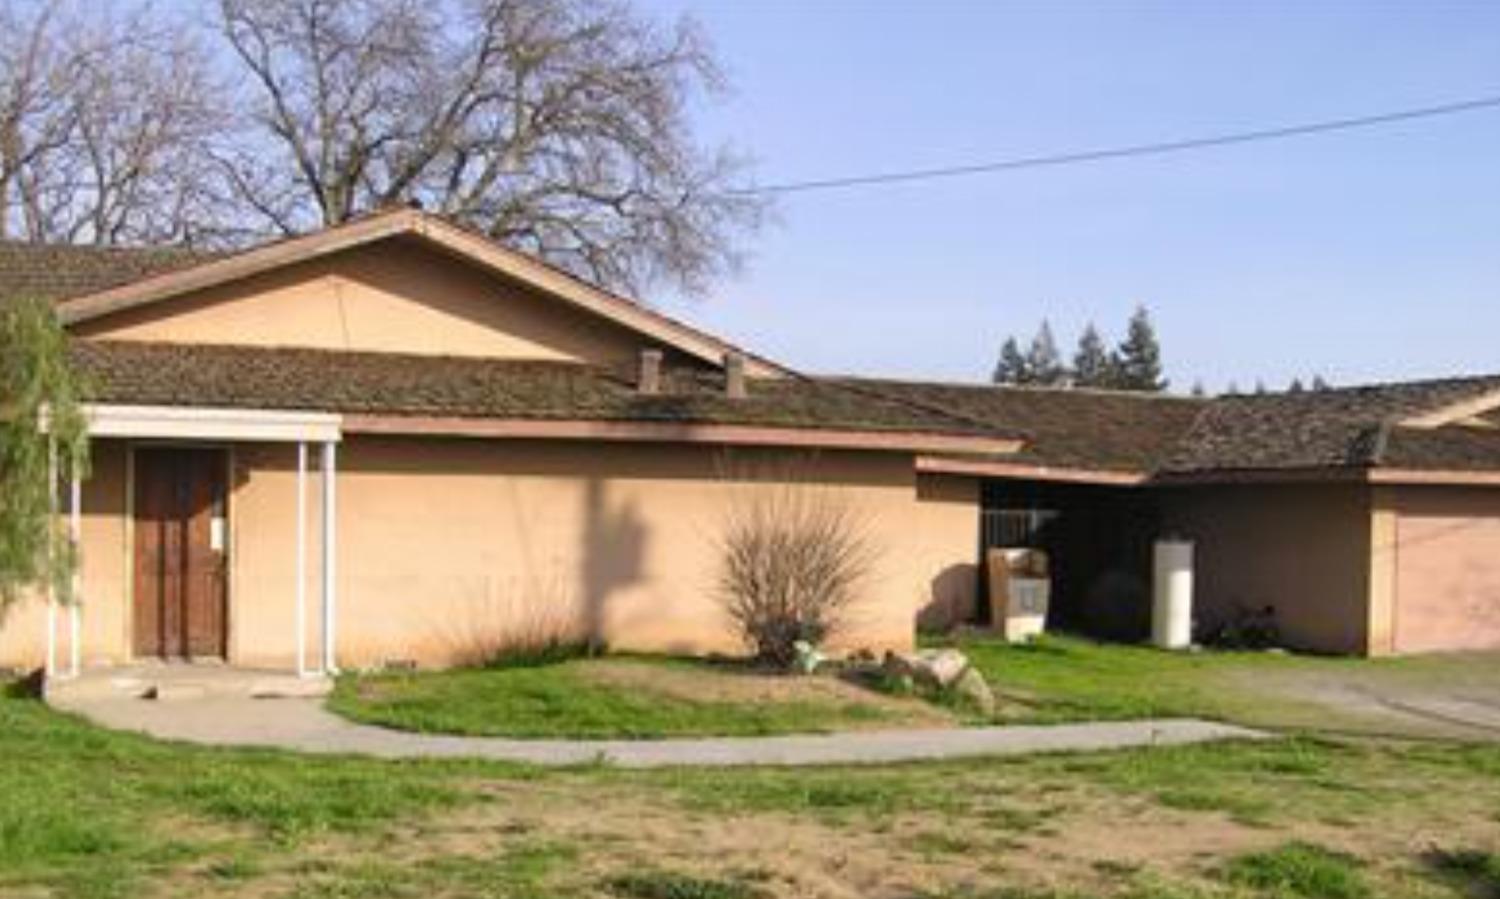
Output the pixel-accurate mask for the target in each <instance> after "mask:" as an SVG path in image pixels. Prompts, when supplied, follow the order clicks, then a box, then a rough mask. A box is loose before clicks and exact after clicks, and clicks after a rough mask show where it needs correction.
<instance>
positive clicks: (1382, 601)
mask: <svg viewBox="0 0 1500 899" xmlns="http://www.w3.org/2000/svg"><path fill="white" fill-rule="evenodd" d="M1396 515H1397V513H1396V504H1395V495H1394V491H1393V490H1392V488H1390V487H1371V488H1370V571H1369V579H1368V581H1367V582H1366V583H1367V590H1368V592H1367V597H1366V600H1365V614H1366V615H1367V616H1368V618H1367V621H1366V623H1365V654H1366V655H1371V656H1383V655H1390V654H1391V653H1392V652H1394V651H1395V648H1396V633H1395V626H1396V625H1395V623H1396V553H1397V551H1398V547H1397V545H1396V544H1397V537H1396Z"/></svg>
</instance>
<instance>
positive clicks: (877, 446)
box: [343, 415, 1021, 454]
mask: <svg viewBox="0 0 1500 899" xmlns="http://www.w3.org/2000/svg"><path fill="white" fill-rule="evenodd" d="M343 431H344V433H345V434H400V435H410V436H434V437H487V438H509V439H551V440H613V441H635V442H657V443H709V444H722V445H742V446H788V447H806V448H809V449H855V450H879V451H885V452H893V451H900V452H912V453H944V452H977V453H1002V454H1003V453H1014V452H1016V451H1018V450H1019V449H1020V448H1021V441H1019V440H1008V439H1002V438H995V437H966V436H962V435H955V434H930V433H924V432H920V431H857V430H840V429H833V428H778V427H764V426H760V425H729V424H696V423H686V422H639V421H587V420H574V419H567V420H542V419H492V418H458V417H433V416H406V415H345V416H344V421H343Z"/></svg>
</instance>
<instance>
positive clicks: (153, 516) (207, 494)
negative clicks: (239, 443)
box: [134, 446, 228, 659]
mask: <svg viewBox="0 0 1500 899" xmlns="http://www.w3.org/2000/svg"><path fill="white" fill-rule="evenodd" d="M226 478H227V454H226V451H225V450H223V449H206V448H199V447H175V446H174V447H167V446H163V447H138V448H137V449H136V450H135V497H134V501H135V523H134V531H135V576H134V606H135V609H134V650H135V656H136V657H137V658H151V657H155V658H163V659H203V658H220V659H222V658H224V657H225V650H226V647H227V643H228V614H227V608H226V599H227V593H228V591H227V585H226V573H227V568H228V566H227V564H226V559H227V553H226V549H227V540H228V533H227V529H228V518H227V506H228V494H227V489H226Z"/></svg>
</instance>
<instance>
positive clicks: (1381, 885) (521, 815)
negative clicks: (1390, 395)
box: [0, 698, 1500, 899]
mask: <svg viewBox="0 0 1500 899" xmlns="http://www.w3.org/2000/svg"><path fill="white" fill-rule="evenodd" d="M0 754H3V757H4V759H5V764H4V765H3V766H0V895H4V896H7V897H11V896H17V897H27V896H38V897H40V896H53V897H84V899H115V897H134V896H168V897H175V896H183V897H188V896H208V895H213V896H221V895H222V896H242V897H258V899H264V897H288V899H314V897H324V899H334V897H338V899H375V897H411V899H425V897H448V899H467V897H475V899H479V897H487V899H497V897H499V899H540V897H553V896H557V897H580V899H581V897H606V899H607V897H626V899H629V897H647V899H650V897H657V896H666V897H682V896H687V897H694V896H699V897H762V899H793V897H795V899H804V897H820V896H829V897H832V896H847V895H861V896H871V897H876V899H880V897H889V899H915V897H927V899H939V897H941V899H1083V897H1117V899H1210V897H1215V899H1286V897H1299V896H1307V897H1318V896H1352V897H1359V896H1370V897H1377V896H1378V897H1393V899H1463V897H1466V896H1483V895H1493V894H1494V893H1493V890H1494V888H1495V887H1496V886H1497V885H1500V854H1497V850H1500V747H1496V746H1460V745H1445V744H1417V745H1403V744H1394V743H1385V742H1371V741H1355V742H1328V741H1323V740H1312V739H1305V738H1290V739H1285V740H1279V741H1273V742H1263V743H1238V744H1236V743H1231V744H1218V745H1207V746H1194V747H1174V748H1162V749H1156V750H1140V751H1129V752H1112V753H1094V754H1086V755H1054V756H1041V757H1032V758H1011V759H974V760H965V761H961V762H950V763H942V764H910V765H888V766H874V767H842V768H815V769H774V768H771V769H751V770H731V769H721V770H666V771H645V772H630V771H619V770H614V769H611V768H608V767H600V766H585V767H581V768H574V769H564V770H546V771H543V770H539V769H533V768H527V767H523V766H514V765H503V764H493V763H480V762H473V763H468V762H443V761H422V762H388V761H376V760H365V759H356V758H339V757H308V756H298V755H294V754H290V753H280V752H269V751H248V750H216V749H208V748H201V747H192V746H183V745H174V744H166V743H158V742H153V741H151V740H148V739H145V738H142V737H138V736H134V735H127V734H116V733H107V732H104V731H100V730H98V729H95V728H92V727H90V726H88V725H86V724H83V723H81V722H79V721H77V720H75V719H72V718H70V717H67V716H63V715H59V714H57V713H55V712H52V711H50V710H49V709H47V708H46V707H45V706H43V705H41V704H40V703H38V702H36V701H34V700H26V699H19V698H0ZM1485 890H1490V891H1491V892H1488V893H1486V892H1484V891H1485Z"/></svg>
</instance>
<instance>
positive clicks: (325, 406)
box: [72, 340, 1018, 438]
mask: <svg viewBox="0 0 1500 899" xmlns="http://www.w3.org/2000/svg"><path fill="white" fill-rule="evenodd" d="M72 355H73V361H74V364H75V366H76V367H77V369H78V370H79V372H80V373H81V378H82V381H83V383H84V385H85V386H84V389H85V393H86V395H87V397H88V398H89V399H90V400H92V401H95V402H104V403H122V404H139V405H165V406H178V405H183V406H187V405H196V406H220V407H240V408H246V407H255V408H269V409H302V410H316V411H328V412H340V413H345V414H365V415H393V416H402V415H406V416H418V415H421V416H444V417H469V418H492V419H493V418H499V419H550V420H589V421H635V422H674V423H712V424H736V425H756V426H764V427H788V428H823V429H827V428H833V429H846V430H859V431H872V432H879V431H887V432H920V433H928V434H944V435H954V436H967V437H980V438H1005V437H1014V436H1018V435H1016V434H1015V432H1014V430H1013V429H1006V428H991V427H987V426H984V425H982V424H979V423H976V422H974V421H972V420H970V419H968V418H966V417H964V416H962V415H959V414H955V413H951V412H946V411H944V410H941V409H936V408H930V407H927V406H925V405H922V404H920V403H913V402H909V401H907V400H904V399H902V398H900V397H892V396H887V395H883V394H880V393H877V392H872V391H867V390H860V389H855V388H851V387H847V386H843V385H840V384H837V383H833V382H828V381H821V380H817V379H810V378H797V377H791V378H774V379H754V380H752V382H751V385H750V392H749V396H747V397H745V398H740V399H732V398H730V397H728V396H727V395H726V392H725V389H724V380H723V378H724V376H723V373H722V372H718V371H704V370H702V369H672V370H670V371H668V372H665V373H664V385H663V390H662V392H661V393H660V394H659V395H643V394H641V393H640V392H639V391H638V390H637V389H636V385H635V381H634V378H633V377H632V376H631V375H630V374H629V373H627V372H622V371H617V370H612V369H609V368H603V367H596V366H587V365H580V364H577V363H570V362H545V361H531V360H506V359H487V358H468V357H454V356H417V355H403V354H392V353H368V352H347V351H331V350H316V349H292V348H270V347H250V346H215V345H201V344H171V343H152V342H134V341H98V340H77V341H74V343H73V345H72Z"/></svg>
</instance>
